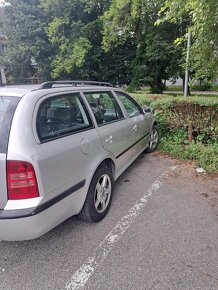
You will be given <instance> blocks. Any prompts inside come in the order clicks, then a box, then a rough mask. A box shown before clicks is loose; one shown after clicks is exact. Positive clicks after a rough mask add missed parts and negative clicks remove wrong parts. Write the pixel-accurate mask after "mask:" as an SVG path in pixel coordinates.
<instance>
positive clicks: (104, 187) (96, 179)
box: [78, 165, 114, 223]
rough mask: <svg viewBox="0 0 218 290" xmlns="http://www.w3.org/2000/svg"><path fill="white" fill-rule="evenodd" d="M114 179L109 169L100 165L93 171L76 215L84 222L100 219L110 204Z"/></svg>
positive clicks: (95, 221)
mask: <svg viewBox="0 0 218 290" xmlns="http://www.w3.org/2000/svg"><path fill="white" fill-rule="evenodd" d="M113 187H114V179H113V176H112V173H111V170H110V169H109V168H108V167H107V166H106V165H102V166H101V167H99V168H98V169H97V171H96V172H95V174H94V176H93V178H92V181H91V184H90V186H89V190H88V193H87V196H86V200H85V203H84V205H83V208H82V210H81V212H80V213H79V215H78V217H79V218H80V219H81V220H83V221H86V222H94V223H97V222H99V221H100V220H102V219H103V218H104V217H105V216H106V214H107V213H108V210H109V208H110V205H111V200H112V194H113Z"/></svg>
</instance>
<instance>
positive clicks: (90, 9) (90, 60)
mask: <svg viewBox="0 0 218 290" xmlns="http://www.w3.org/2000/svg"><path fill="white" fill-rule="evenodd" d="M108 5H109V0H101V1H91V0H83V1H82V0H67V1H65V2H64V5H63V2H62V1H57V0H42V7H43V9H44V10H45V11H46V13H47V14H48V15H49V18H50V19H51V21H50V22H49V23H48V27H47V28H46V32H47V35H48V37H49V40H50V42H51V43H52V44H53V45H55V46H56V47H58V49H57V53H56V55H55V58H54V59H53V61H52V64H51V65H52V77H53V78H54V79H56V78H74V79H78V78H80V79H90V80H99V81H109V82H111V83H114V84H115V83H124V82H125V81H127V82H128V79H129V70H128V64H129V62H130V58H131V57H132V51H133V48H132V44H131V43H130V42H128V41H127V42H126V43H125V45H122V46H119V47H117V48H116V49H115V50H111V51H108V52H107V53H106V52H104V51H103V49H102V33H101V30H102V19H101V16H102V15H103V13H104V12H105V11H106V9H107V8H108ZM124 79H125V80H124Z"/></svg>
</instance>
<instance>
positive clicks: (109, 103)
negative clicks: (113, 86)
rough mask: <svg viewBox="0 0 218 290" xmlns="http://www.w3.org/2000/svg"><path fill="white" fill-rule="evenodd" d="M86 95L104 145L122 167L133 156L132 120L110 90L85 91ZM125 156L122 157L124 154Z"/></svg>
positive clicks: (119, 166)
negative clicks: (130, 148)
mask: <svg viewBox="0 0 218 290" xmlns="http://www.w3.org/2000/svg"><path fill="white" fill-rule="evenodd" d="M84 96H85V98H86V100H87V102H88V103H89V106H90V108H91V110H92V114H93V118H94V119H95V121H96V123H97V130H98V132H99V134H100V136H101V140H102V144H103V147H104V148H105V149H106V150H108V151H109V152H111V153H112V154H113V155H114V156H115V158H116V159H117V160H119V162H117V166H118V168H121V167H122V166H123V165H124V164H125V163H126V162H128V160H129V159H130V158H131V156H128V153H127V151H128V149H129V147H130V146H131V138H132V136H131V134H132V131H131V122H130V120H129V119H128V118H125V116H124V114H123V112H122V110H121V108H120V106H119V104H118V103H117V100H116V99H115V97H114V96H113V94H112V93H111V92H110V91H105V92H84ZM124 155H125V158H120V157H121V156H124Z"/></svg>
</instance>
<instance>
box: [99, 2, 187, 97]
mask: <svg viewBox="0 0 218 290" xmlns="http://www.w3.org/2000/svg"><path fill="white" fill-rule="evenodd" d="M163 3H164V2H163V0H158V1H157V0H146V1H143V2H142V1H140V0H131V1H128V0H112V2H111V5H110V7H109V9H108V10H107V11H106V12H105V14H104V16H103V21H104V31H103V35H104V38H103V45H104V48H105V50H106V51H108V50H110V49H111V48H113V47H117V46H119V45H120V44H123V43H124V42H126V41H127V40H129V41H132V42H134V43H135V47H136V52H135V57H134V59H133V61H132V64H131V66H132V73H133V78H132V82H131V85H130V88H131V89H135V88H137V87H139V86H140V85H142V84H147V85H150V86H151V89H152V91H153V92H162V91H163V89H164V80H166V79H169V78H176V77H177V76H178V74H179V73H180V61H181V59H182V49H181V47H180V46H175V45H174V40H175V39H176V38H177V37H179V36H180V35H181V33H182V31H181V30H182V28H183V27H179V26H178V25H177V24H170V23H169V22H168V23H162V24H160V25H159V26H156V25H155V23H156V21H157V19H158V12H159V10H160V8H161V7H162V5H163Z"/></svg>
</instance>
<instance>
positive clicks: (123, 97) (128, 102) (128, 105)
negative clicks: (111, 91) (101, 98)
mask: <svg viewBox="0 0 218 290" xmlns="http://www.w3.org/2000/svg"><path fill="white" fill-rule="evenodd" d="M116 94H117V96H118V97H119V99H120V101H121V103H122V104H123V106H124V108H125V109H126V111H127V114H128V116H129V117H130V118H131V117H135V116H138V115H140V114H141V108H140V107H139V105H138V104H137V103H136V102H135V101H134V100H133V99H132V98H131V97H130V96H128V95H127V94H125V93H122V92H116Z"/></svg>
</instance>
